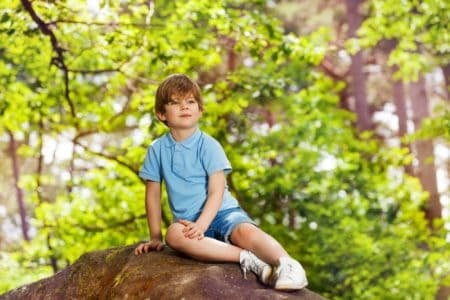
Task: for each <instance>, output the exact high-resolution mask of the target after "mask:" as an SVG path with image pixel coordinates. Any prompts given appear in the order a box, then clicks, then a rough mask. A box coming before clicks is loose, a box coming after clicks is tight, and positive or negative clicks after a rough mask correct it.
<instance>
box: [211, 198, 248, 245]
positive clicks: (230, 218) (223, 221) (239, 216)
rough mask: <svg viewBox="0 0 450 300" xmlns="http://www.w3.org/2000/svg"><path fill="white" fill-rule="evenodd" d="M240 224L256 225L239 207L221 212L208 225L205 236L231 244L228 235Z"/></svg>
mask: <svg viewBox="0 0 450 300" xmlns="http://www.w3.org/2000/svg"><path fill="white" fill-rule="evenodd" d="M242 223H250V224H253V225H256V223H255V222H254V221H253V220H252V219H250V217H249V216H248V215H247V213H246V212H245V211H244V210H243V209H242V208H240V207H233V208H229V209H224V210H221V211H219V212H218V213H217V215H216V217H215V218H214V220H213V221H212V222H211V225H209V228H208V230H206V232H205V236H207V237H210V238H213V239H216V240H219V241H222V242H225V243H228V244H231V242H230V235H231V233H232V232H233V230H234V229H235V228H236V226H237V225H239V224H242Z"/></svg>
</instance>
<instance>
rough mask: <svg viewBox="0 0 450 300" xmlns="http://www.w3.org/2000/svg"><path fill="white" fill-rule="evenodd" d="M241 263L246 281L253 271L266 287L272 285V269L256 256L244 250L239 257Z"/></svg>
mask: <svg viewBox="0 0 450 300" xmlns="http://www.w3.org/2000/svg"><path fill="white" fill-rule="evenodd" d="M239 262H240V264H241V269H242V272H243V273H244V278H245V279H247V272H248V271H252V272H253V273H255V274H256V276H258V278H259V280H261V282H262V283H264V284H266V285H268V284H269V283H270V277H271V275H272V267H271V266H270V265H268V264H266V263H265V262H263V261H262V260H260V259H259V258H258V257H257V256H256V255H255V254H253V253H252V252H250V251H248V250H242V251H241V254H240V256H239Z"/></svg>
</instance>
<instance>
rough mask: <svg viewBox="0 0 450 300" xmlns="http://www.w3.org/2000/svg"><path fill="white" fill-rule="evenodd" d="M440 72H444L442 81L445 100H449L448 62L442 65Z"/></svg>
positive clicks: (449, 77) (449, 68)
mask: <svg viewBox="0 0 450 300" xmlns="http://www.w3.org/2000/svg"><path fill="white" fill-rule="evenodd" d="M442 72H443V73H444V80H445V81H444V82H445V92H446V96H447V101H450V91H449V89H450V64H447V65H445V66H444V67H442Z"/></svg>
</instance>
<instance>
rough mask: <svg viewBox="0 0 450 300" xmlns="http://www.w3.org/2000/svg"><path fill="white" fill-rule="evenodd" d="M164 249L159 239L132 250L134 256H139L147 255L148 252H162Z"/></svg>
mask: <svg viewBox="0 0 450 300" xmlns="http://www.w3.org/2000/svg"><path fill="white" fill-rule="evenodd" d="M163 249H164V243H163V242H162V241H161V240H159V239H152V240H150V241H148V242H145V243H141V244H139V245H138V246H137V247H136V249H134V255H139V254H142V253H147V252H148V251H153V250H156V251H162V250H163Z"/></svg>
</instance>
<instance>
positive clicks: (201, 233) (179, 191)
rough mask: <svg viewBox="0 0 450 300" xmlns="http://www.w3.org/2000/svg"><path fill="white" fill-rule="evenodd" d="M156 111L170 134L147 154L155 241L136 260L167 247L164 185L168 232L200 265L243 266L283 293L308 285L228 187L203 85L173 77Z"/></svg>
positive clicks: (224, 159) (169, 241)
mask: <svg viewBox="0 0 450 300" xmlns="http://www.w3.org/2000/svg"><path fill="white" fill-rule="evenodd" d="M155 99H156V101H155V111H156V115H157V117H158V119H159V120H161V121H162V122H164V123H165V124H166V125H167V127H169V130H170V132H169V133H167V134H165V135H163V136H162V137H160V138H159V139H157V140H155V141H154V142H153V143H152V144H151V145H150V146H149V148H148V150H147V155H146V157H145V160H144V164H143V166H142V168H141V171H140V173H139V176H140V177H141V178H143V179H145V180H146V193H145V199H146V202H145V203H146V212H147V221H148V224H149V228H150V241H148V242H145V243H141V244H140V245H138V246H137V247H136V249H135V251H134V253H135V254H136V255H139V254H141V253H146V252H148V251H151V250H156V251H161V250H163V248H164V243H163V238H162V233H161V203H160V199H161V183H162V181H164V182H165V184H166V189H167V193H168V196H169V205H170V208H171V211H172V214H173V217H174V223H173V224H172V225H170V226H169V228H168V229H167V233H166V243H167V244H168V245H169V246H170V247H171V248H173V249H175V250H177V251H180V252H183V253H185V254H187V255H188V256H190V257H192V258H194V259H197V260H201V261H212V262H213V261H215V262H239V263H240V265H241V268H242V270H243V273H244V277H245V276H246V272H248V271H253V272H254V273H255V274H256V275H257V277H258V278H259V280H260V281H261V282H262V283H264V284H266V285H270V286H273V287H274V288H275V289H277V290H298V289H301V288H303V287H305V286H306V285H307V284H308V282H307V280H306V275H305V271H304V270H303V268H302V266H301V265H300V263H299V262H297V261H296V260H294V259H293V258H291V257H290V256H289V255H288V254H287V252H286V251H285V250H284V249H283V247H282V246H281V245H280V244H279V243H278V242H277V241H276V240H275V239H274V238H272V237H271V236H270V235H268V234H266V233H265V232H263V231H262V230H261V229H260V228H258V227H257V226H255V223H254V222H253V221H252V220H251V219H250V218H249V217H248V215H247V214H246V213H245V212H244V211H243V210H242V209H241V208H240V207H239V204H238V202H237V200H236V199H235V198H233V196H232V195H231V194H230V192H229V191H228V188H227V186H226V179H225V175H226V174H228V173H230V172H231V165H230V163H229V161H228V159H227V157H226V155H225V153H224V151H223V148H222V146H221V145H220V144H219V143H218V142H217V141H216V140H215V139H213V138H212V137H210V136H209V135H207V134H205V133H203V132H202V131H200V130H199V129H198V127H197V126H198V121H199V119H200V117H201V116H202V113H203V100H202V97H201V94H200V88H199V86H198V85H197V84H196V83H195V82H194V81H193V80H191V79H190V78H189V77H187V76H185V75H181V74H174V75H171V76H169V77H167V78H166V79H165V80H164V81H163V82H162V83H161V85H160V86H159V87H158V89H157V91H156V97H155Z"/></svg>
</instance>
